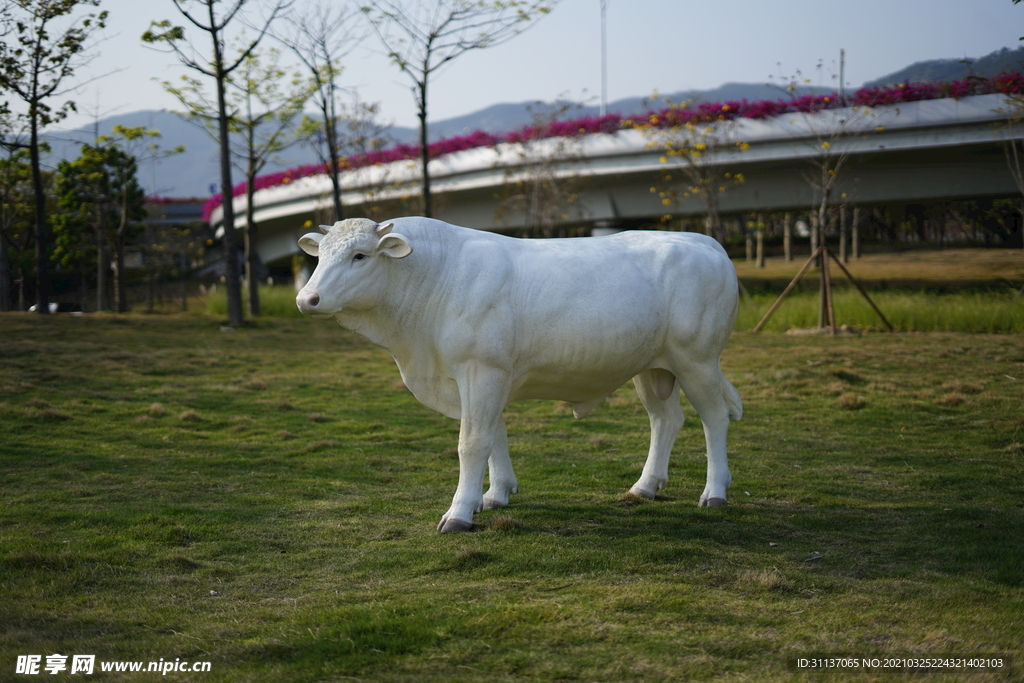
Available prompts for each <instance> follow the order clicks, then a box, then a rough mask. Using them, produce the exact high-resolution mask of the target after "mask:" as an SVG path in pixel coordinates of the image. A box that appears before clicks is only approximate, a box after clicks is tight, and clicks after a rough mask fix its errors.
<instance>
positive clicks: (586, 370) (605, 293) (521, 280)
mask: <svg viewBox="0 0 1024 683" xmlns="http://www.w3.org/2000/svg"><path fill="white" fill-rule="evenodd" d="M512 253H513V254H514V258H515V261H516V264H517V270H516V272H517V277H516V291H515V294H514V302H515V303H514V310H515V311H516V314H517V320H516V323H515V335H516V342H517V343H516V349H517V351H518V352H519V358H518V362H517V364H518V366H519V368H520V370H521V372H522V378H521V384H522V386H523V391H522V392H521V393H522V395H524V396H530V397H537V398H545V397H550V396H548V395H547V394H554V393H557V389H558V388H559V387H561V386H564V385H566V384H571V385H573V386H574V387H577V388H578V389H579V391H580V392H581V394H580V396H578V397H571V396H568V397H567V396H565V395H562V396H559V397H560V398H567V399H569V400H572V399H573V398H576V399H578V400H584V399H585V398H586V395H587V394H594V395H597V394H601V393H602V392H606V391H608V390H609V387H610V388H611V389H614V388H615V387H617V386H619V385H620V384H621V383H622V382H624V381H626V380H627V379H629V378H630V377H632V376H633V375H635V374H637V373H638V372H640V371H642V370H644V369H647V368H648V367H651V366H652V365H656V364H657V360H658V359H659V357H661V356H662V355H663V354H664V353H665V350H666V348H668V347H673V348H685V347H687V346H690V345H694V344H700V343H702V340H701V339H700V337H702V336H707V335H708V334H711V332H712V331H713V330H719V333H718V334H717V338H721V344H723V345H724V339H726V338H727V337H728V334H729V331H731V327H732V323H733V316H734V311H735V300H736V282H735V271H734V270H733V268H732V264H731V263H730V262H729V260H728V257H727V256H726V254H725V252H724V250H722V249H721V247H720V246H719V245H718V244H717V242H714V240H711V239H709V238H706V237H704V236H702V235H696V234H692V233H660V232H640V231H637V232H631V233H621V234H619V235H614V236H609V237H601V238H590V239H568V240H546V241H526V240H522V241H519V243H518V244H517V248H515V249H513V250H512ZM726 309H727V310H726ZM722 330H724V337H723V336H722V334H723V333H722V332H721V331H722ZM712 336H715V335H712ZM717 338H716V339H715V340H712V341H711V345H716V344H717V343H718V342H717ZM704 343H705V345H707V343H708V342H704ZM719 351H720V349H719Z"/></svg>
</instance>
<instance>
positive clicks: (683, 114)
mask: <svg viewBox="0 0 1024 683" xmlns="http://www.w3.org/2000/svg"><path fill="white" fill-rule="evenodd" d="M663 101H664V102H665V103H666V104H667V108H666V109H663V110H662V111H660V112H656V113H651V114H649V115H648V116H647V118H646V119H644V120H630V121H626V122H625V125H626V127H630V128H634V129H636V130H639V131H641V132H643V134H644V136H645V137H646V138H647V139H648V146H649V147H650V148H651V149H659V150H661V151H662V152H663V153H662V156H661V158H660V159H661V163H662V164H663V165H664V167H665V169H664V171H663V173H662V176H661V183H660V184H659V185H657V186H654V187H652V188H651V192H652V193H657V194H658V196H659V197H660V198H661V203H662V205H663V206H665V207H666V210H667V209H668V208H670V207H677V206H678V205H679V203H680V202H681V201H682V200H683V199H687V198H689V197H696V198H698V199H699V200H700V201H701V203H702V204H703V205H704V211H705V215H706V219H705V232H706V233H707V234H708V235H711V236H713V237H716V238H718V239H722V220H721V216H720V214H719V202H720V198H721V195H722V194H723V193H724V192H726V191H727V190H728V188H729V187H731V186H734V185H739V184H742V183H743V182H744V181H745V178H744V176H743V174H742V173H734V172H731V171H729V170H728V169H729V162H731V161H733V160H734V159H735V157H736V155H737V154H738V153H739V152H741V151H743V150H745V149H747V148H748V147H749V146H750V145H748V144H747V143H746V142H743V141H742V140H740V139H739V138H738V135H737V122H736V120H735V119H733V118H732V116H731V115H730V105H729V104H722V105H715V108H709V107H707V106H700V107H697V108H693V107H692V105H693V103H692V102H683V103H677V102H673V101H672V100H671V99H668V98H664V100H663ZM670 219H671V214H669V213H668V212H667V211H666V215H665V216H664V217H663V220H664V221H668V220H670Z"/></svg>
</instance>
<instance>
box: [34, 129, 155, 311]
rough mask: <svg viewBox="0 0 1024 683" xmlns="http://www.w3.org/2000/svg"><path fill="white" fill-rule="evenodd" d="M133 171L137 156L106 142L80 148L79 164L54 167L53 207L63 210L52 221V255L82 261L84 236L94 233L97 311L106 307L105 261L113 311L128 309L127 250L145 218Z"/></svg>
mask: <svg viewBox="0 0 1024 683" xmlns="http://www.w3.org/2000/svg"><path fill="white" fill-rule="evenodd" d="M137 172H138V162H137V160H136V159H135V157H134V156H132V155H130V154H128V153H126V152H125V150H124V149H122V148H121V146H120V145H118V144H116V143H115V142H114V141H113V140H111V139H109V138H107V139H103V138H101V139H100V141H99V144H97V145H88V144H87V145H83V146H82V152H81V155H80V156H79V157H78V159H75V160H74V161H61V162H60V163H59V164H58V166H57V180H56V194H57V197H58V199H57V202H58V205H59V206H60V208H61V209H62V210H63V211H62V212H61V213H60V214H59V215H58V216H57V219H56V225H55V229H56V231H57V232H58V235H59V238H58V246H59V248H58V249H57V251H56V252H55V254H54V256H55V258H57V259H58V260H59V262H62V263H65V264H66V265H69V266H71V265H73V264H75V262H78V263H80V262H82V261H83V260H84V259H83V257H82V256H83V252H85V251H86V240H85V239H84V236H85V235H86V234H88V233H90V232H91V233H92V236H93V238H94V249H95V254H96V259H97V269H96V276H97V284H96V290H97V302H96V305H97V310H102V309H103V308H105V305H104V304H105V301H104V293H105V289H106V277H105V275H106V270H107V263H108V262H109V263H110V264H111V266H112V270H113V273H114V310H115V311H117V312H118V313H124V312H126V311H127V310H128V301H127V297H126V288H125V272H124V252H125V246H126V245H127V244H128V243H129V241H130V240H131V239H132V238H133V237H134V236H135V235H136V234H138V232H140V231H141V224H140V221H141V220H142V219H143V218H145V215H146V213H145V210H144V208H143V204H144V203H145V193H144V192H143V190H142V187H141V186H140V185H139V183H138V179H137V177H136V175H137Z"/></svg>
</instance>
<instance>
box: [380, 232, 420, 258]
mask: <svg viewBox="0 0 1024 683" xmlns="http://www.w3.org/2000/svg"><path fill="white" fill-rule="evenodd" d="M377 251H378V252H379V253H381V254H383V255H384V256H390V257H391V258H405V257H406V256H408V255H409V254H411V253H412V246H411V245H410V244H409V240H407V239H405V237H403V236H402V235H399V234H398V233H397V232H393V233H391V234H388V235H385V236H384V237H383V238H382V239H381V241H380V242H378V243H377Z"/></svg>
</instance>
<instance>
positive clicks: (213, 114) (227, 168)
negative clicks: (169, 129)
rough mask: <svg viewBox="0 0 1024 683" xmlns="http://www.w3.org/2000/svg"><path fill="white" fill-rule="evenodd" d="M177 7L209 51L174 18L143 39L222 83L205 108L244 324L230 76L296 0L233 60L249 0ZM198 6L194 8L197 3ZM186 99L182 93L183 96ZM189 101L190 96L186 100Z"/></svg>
mask: <svg viewBox="0 0 1024 683" xmlns="http://www.w3.org/2000/svg"><path fill="white" fill-rule="evenodd" d="M172 2H173V3H174V6H175V8H176V9H177V10H178V12H179V13H180V14H181V15H182V17H184V18H185V19H186V20H187V21H188V23H189V24H191V25H192V27H193V28H194V29H197V30H198V31H200V32H201V33H205V34H206V36H207V37H208V38H209V40H210V41H211V45H212V49H211V51H210V53H209V56H208V57H203V56H201V55H202V52H201V51H200V50H199V49H198V48H196V47H195V46H194V45H193V44H192V43H191V42H190V41H189V39H188V35H187V33H186V31H185V27H184V26H176V25H174V24H173V23H172V22H171V21H170V20H167V19H164V20H161V21H154V22H152V23H151V24H150V27H149V30H148V31H146V32H145V33H143V34H142V40H143V42H145V43H148V44H150V45H157V44H163V45H166V46H167V47H168V48H169V49H170V50H171V51H172V52H173V53H174V54H175V55H177V57H178V59H179V61H180V62H181V63H182V64H184V65H185V66H186V67H188V68H189V69H192V70H194V71H198V72H199V73H200V74H202V75H204V76H207V77H208V78H212V79H213V81H214V85H215V89H216V99H215V101H214V103H212V104H211V106H210V109H209V110H208V111H207V112H205V113H206V114H207V116H208V117H209V118H212V119H216V121H217V134H216V139H217V143H218V147H219V152H220V186H221V196H222V197H223V201H222V202H221V206H222V215H223V225H224V270H225V289H226V290H227V299H228V321H229V322H230V323H231V324H232V325H238V324H241V322H242V320H243V317H244V314H243V311H242V289H241V282H240V279H239V274H240V273H239V269H238V239H237V236H236V235H235V211H234V204H233V201H232V196H231V192H232V187H233V186H232V183H231V143H230V139H229V135H230V120H231V114H230V113H229V111H228V99H227V98H228V88H229V84H228V78H229V77H230V76H231V73H232V72H233V71H235V70H236V69H238V68H240V67H241V66H242V63H243V62H244V61H245V59H246V58H247V57H248V56H249V55H250V54H251V53H252V52H253V51H255V50H256V48H257V46H258V45H259V44H260V42H261V41H262V40H263V38H264V36H266V34H267V32H268V30H269V29H270V26H271V24H272V23H273V22H274V20H275V19H277V17H278V16H279V15H280V14H281V13H282V12H283V11H284V10H285V9H286V8H287V7H288V5H289V4H290V3H289V2H287V1H286V0H277V2H276V3H275V4H274V5H273V6H272V7H271V8H270V11H269V13H267V14H265V15H264V16H265V17H266V19H265V21H263V22H262V28H261V29H260V30H259V33H258V34H257V36H256V37H255V38H252V39H250V40H249V41H248V42H247V43H246V45H245V47H244V49H242V50H241V51H240V52H239V54H238V56H237V57H236V58H235V59H234V60H231V59H230V58H229V57H228V55H227V50H228V47H227V41H228V35H227V31H228V27H229V26H231V25H232V22H235V21H236V20H239V21H240V20H241V15H240V13H241V12H242V10H243V8H244V7H245V6H246V4H248V2H249V0H231V1H230V2H229V3H228V4H227V7H226V9H224V11H222V12H220V13H219V14H218V13H217V5H218V2H219V0H172ZM193 6H194V7H195V8H196V9H195V10H193V9H192V7H193ZM179 99H180V98H179ZM182 104H183V105H185V106H186V107H188V102H185V101H182Z"/></svg>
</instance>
